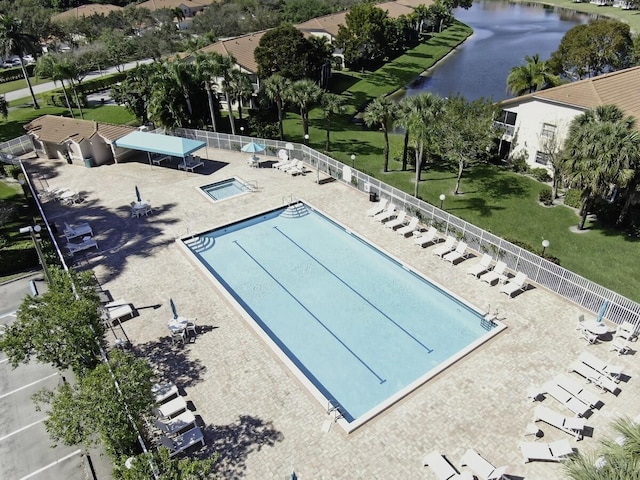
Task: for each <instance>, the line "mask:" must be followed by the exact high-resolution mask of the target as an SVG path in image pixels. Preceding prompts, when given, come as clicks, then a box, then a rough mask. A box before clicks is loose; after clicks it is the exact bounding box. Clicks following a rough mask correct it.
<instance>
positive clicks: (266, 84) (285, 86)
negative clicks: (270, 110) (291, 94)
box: [262, 75, 291, 140]
mask: <svg viewBox="0 0 640 480" xmlns="http://www.w3.org/2000/svg"><path fill="white" fill-rule="evenodd" d="M290 86H291V82H290V81H289V80H288V79H286V78H284V77H282V76H280V75H271V76H270V77H269V78H266V79H265V80H264V81H263V82H262V89H263V91H264V94H265V95H266V96H267V98H268V99H269V100H271V101H272V102H274V103H275V104H276V107H277V108H278V128H279V130H280V140H284V128H283V125H282V122H283V120H284V109H285V100H286V98H287V92H288V91H289V88H290Z"/></svg>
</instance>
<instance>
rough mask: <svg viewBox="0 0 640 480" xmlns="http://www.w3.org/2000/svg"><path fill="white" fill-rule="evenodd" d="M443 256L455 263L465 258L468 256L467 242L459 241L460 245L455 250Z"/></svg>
mask: <svg viewBox="0 0 640 480" xmlns="http://www.w3.org/2000/svg"><path fill="white" fill-rule="evenodd" d="M442 258H443V259H445V260H446V261H447V262H451V263H452V264H454V265H455V263H456V262H458V261H460V260H465V259H466V258H467V244H466V243H465V242H460V243H458V246H457V247H456V249H455V250H454V251H453V252H449V253H447V254H446V255H444V256H443V257H442Z"/></svg>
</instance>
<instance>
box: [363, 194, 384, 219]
mask: <svg viewBox="0 0 640 480" xmlns="http://www.w3.org/2000/svg"><path fill="white" fill-rule="evenodd" d="M387 203H389V200H387V199H386V198H383V199H381V200H380V201H379V202H378V203H376V204H375V205H374V206H373V207H371V208H369V209H368V210H367V217H373V216H374V215H377V214H378V213H380V212H382V211H383V210H384V209H385V208H387Z"/></svg>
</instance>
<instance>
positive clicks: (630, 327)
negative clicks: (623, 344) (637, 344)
mask: <svg viewBox="0 0 640 480" xmlns="http://www.w3.org/2000/svg"><path fill="white" fill-rule="evenodd" d="M614 335H615V336H616V337H621V338H626V339H627V340H629V341H630V342H631V341H634V340H637V338H638V334H637V333H636V326H635V325H634V324H633V323H631V322H630V321H628V320H625V321H624V322H623V323H622V324H621V325H618V327H617V328H616V331H615V333H614Z"/></svg>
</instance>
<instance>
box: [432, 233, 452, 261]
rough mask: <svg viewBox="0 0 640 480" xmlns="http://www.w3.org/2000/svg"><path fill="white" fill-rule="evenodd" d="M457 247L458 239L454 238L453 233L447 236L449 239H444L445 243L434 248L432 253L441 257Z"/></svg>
mask: <svg viewBox="0 0 640 480" xmlns="http://www.w3.org/2000/svg"><path fill="white" fill-rule="evenodd" d="M455 248H456V239H455V238H453V237H452V236H451V235H449V236H447V239H446V240H445V241H444V243H443V244H442V245H440V246H438V247H436V248H434V249H433V252H431V253H433V254H434V255H437V256H439V257H443V256H445V255H446V254H447V253H449V252H450V251H452V250H454V249H455Z"/></svg>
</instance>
